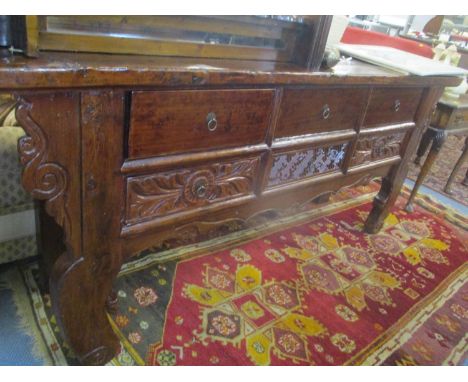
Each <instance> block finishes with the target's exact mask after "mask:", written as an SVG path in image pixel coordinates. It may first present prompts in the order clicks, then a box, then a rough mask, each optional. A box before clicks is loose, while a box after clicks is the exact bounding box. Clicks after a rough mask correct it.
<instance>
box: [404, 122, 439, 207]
mask: <svg viewBox="0 0 468 382" xmlns="http://www.w3.org/2000/svg"><path fill="white" fill-rule="evenodd" d="M427 131H431V134H432V136H433V140H432V145H431V150H430V151H429V154H428V155H427V158H426V160H425V161H424V165H423V166H422V167H421V171H420V173H419V175H418V179H416V182H415V184H414V187H413V190H412V191H411V195H410V197H409V199H408V202H407V203H406V207H405V210H406V211H407V212H413V209H414V208H413V201H414V198H415V197H416V195H417V193H418V190H419V187H420V186H421V184H422V183H423V181H424V179H425V178H426V175H427V174H428V173H429V171H430V169H431V167H432V165H433V163H434V161H435V160H436V158H437V156H438V155H439V151H440V149H441V148H442V146H443V144H444V142H445V137H446V134H445V131H444V130H440V129H428V130H427Z"/></svg>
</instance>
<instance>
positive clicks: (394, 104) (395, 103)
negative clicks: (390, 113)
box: [393, 99, 401, 111]
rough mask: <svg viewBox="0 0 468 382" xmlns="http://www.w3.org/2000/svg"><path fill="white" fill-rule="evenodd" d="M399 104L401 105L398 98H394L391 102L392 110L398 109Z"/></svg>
mask: <svg viewBox="0 0 468 382" xmlns="http://www.w3.org/2000/svg"><path fill="white" fill-rule="evenodd" d="M400 106H401V104H400V100H399V99H397V100H395V102H394V103H393V110H395V111H398V110H400Z"/></svg>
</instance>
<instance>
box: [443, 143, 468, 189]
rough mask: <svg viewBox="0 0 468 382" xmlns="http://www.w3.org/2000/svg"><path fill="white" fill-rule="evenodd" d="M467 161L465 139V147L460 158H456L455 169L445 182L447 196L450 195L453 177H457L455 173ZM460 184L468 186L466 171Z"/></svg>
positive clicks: (467, 152) (467, 149)
mask: <svg viewBox="0 0 468 382" xmlns="http://www.w3.org/2000/svg"><path fill="white" fill-rule="evenodd" d="M467 159H468V137H467V138H466V139H465V147H464V148H463V152H462V154H461V155H460V158H458V161H457V163H456V164H455V167H454V168H453V171H452V173H451V174H450V177H449V178H448V180H447V184H446V185H445V188H444V191H445V192H446V193H447V194H451V193H452V183H453V181H454V180H455V177H456V176H457V172H458V171H459V170H460V168H461V166H462V165H463V163H464V162H465V161H466V160H467ZM462 184H463V185H465V186H466V185H468V171H467V173H466V176H465V179H464V180H463V182H462Z"/></svg>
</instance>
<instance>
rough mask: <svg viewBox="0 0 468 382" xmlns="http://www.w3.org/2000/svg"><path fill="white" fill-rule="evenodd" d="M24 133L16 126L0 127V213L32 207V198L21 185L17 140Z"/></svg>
mask: <svg viewBox="0 0 468 382" xmlns="http://www.w3.org/2000/svg"><path fill="white" fill-rule="evenodd" d="M23 135H24V131H23V129H21V128H20V127H15V126H3V127H0V215H3V214H5V213H11V212H13V211H15V212H16V211H21V210H24V209H27V208H31V206H32V200H31V198H30V196H29V195H28V194H27V193H26V191H25V190H24V189H23V187H22V186H21V166H20V162H19V159H18V152H17V149H16V147H17V142H18V139H19V138H20V137H22V136H23Z"/></svg>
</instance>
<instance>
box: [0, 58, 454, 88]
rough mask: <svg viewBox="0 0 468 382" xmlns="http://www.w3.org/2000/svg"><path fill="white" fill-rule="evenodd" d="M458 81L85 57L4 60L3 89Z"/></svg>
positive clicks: (377, 70)
mask: <svg viewBox="0 0 468 382" xmlns="http://www.w3.org/2000/svg"><path fill="white" fill-rule="evenodd" d="M459 82H460V79H459V78H458V77H448V76H425V77H422V76H415V75H405V74H401V73H398V72H396V71H392V70H390V69H385V68H382V67H379V66H376V65H372V64H368V63H364V62H361V61H359V60H356V59H352V60H346V61H344V60H343V61H340V62H339V63H338V64H337V65H336V66H335V67H334V68H333V69H330V70H326V71H315V72H310V71H306V70H305V69H304V68H302V67H300V66H297V65H294V64H290V63H277V62H266V61H243V60H219V59H203V60H202V59H195V58H174V57H155V56H131V55H106V54H86V53H58V52H48V53H46V54H44V53H43V54H42V55H41V56H40V57H38V58H26V57H23V56H10V57H6V58H2V59H0V90H21V89H39V88H76V87H109V86H112V87H113V86H133V87H138V86H193V85H243V84H250V85H265V84H273V85H275V84H278V85H279V84H285V85H287V84H291V85H294V84H296V85H302V84H303V85H324V84H326V85H338V86H339V85H369V84H372V85H379V84H381V85H395V86H401V85H408V86H433V85H434V86H456V85H458V84H459Z"/></svg>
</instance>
